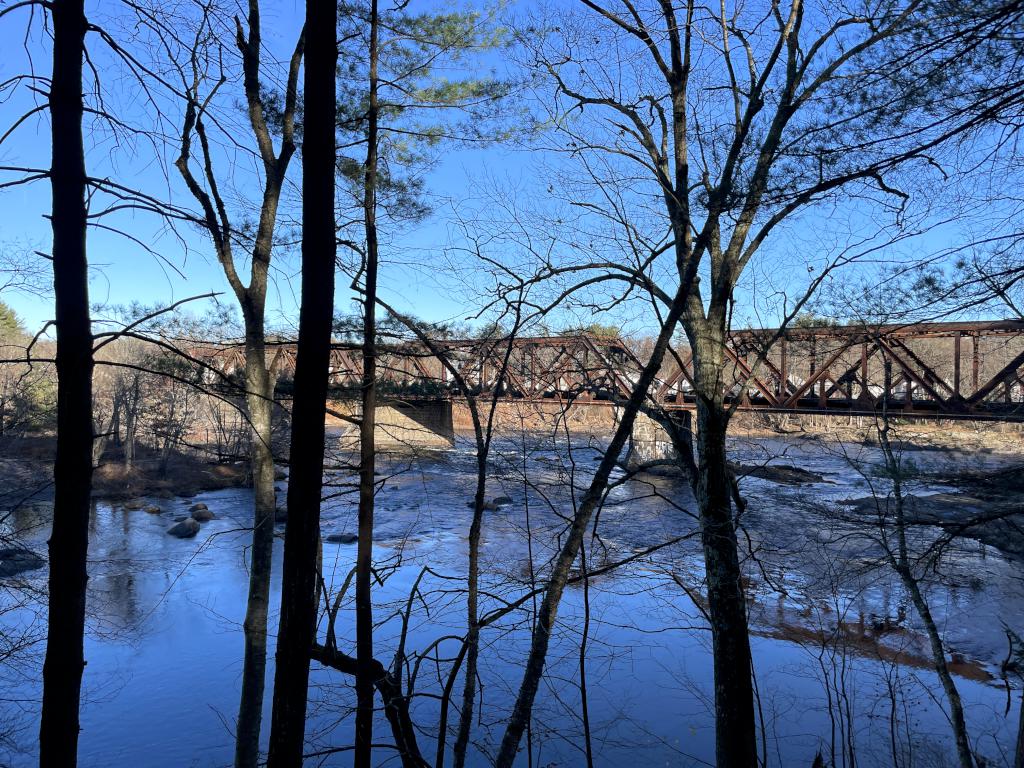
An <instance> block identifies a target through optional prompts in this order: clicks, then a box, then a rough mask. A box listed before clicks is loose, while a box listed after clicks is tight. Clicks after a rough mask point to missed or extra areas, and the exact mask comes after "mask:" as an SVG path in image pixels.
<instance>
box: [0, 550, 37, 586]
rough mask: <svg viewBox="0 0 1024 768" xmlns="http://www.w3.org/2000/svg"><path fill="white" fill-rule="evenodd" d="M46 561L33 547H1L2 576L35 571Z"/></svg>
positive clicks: (0, 564) (0, 567)
mask: <svg viewBox="0 0 1024 768" xmlns="http://www.w3.org/2000/svg"><path fill="white" fill-rule="evenodd" d="M45 563H46V561H45V560H43V558H41V557H40V556H39V555H37V554H36V553H35V552H33V551H32V550H31V549H24V548H22V547H4V548H2V549H0V578H5V577H8V576H17V575H18V574H19V573H24V572H25V571H34V570H36V569H37V568H42V567H43V565H45Z"/></svg>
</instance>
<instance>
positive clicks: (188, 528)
mask: <svg viewBox="0 0 1024 768" xmlns="http://www.w3.org/2000/svg"><path fill="white" fill-rule="evenodd" d="M167 532H168V533H169V534H171V536H177V537H178V538H179V539H191V538H192V537H193V536H195V535H196V534H197V533H199V523H197V522H196V521H195V519H194V518H191V517H187V518H185V519H184V520H182V521H181V522H180V523H175V524H174V525H172V526H171V527H170V528H168V529H167Z"/></svg>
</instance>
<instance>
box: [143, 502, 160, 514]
mask: <svg viewBox="0 0 1024 768" xmlns="http://www.w3.org/2000/svg"><path fill="white" fill-rule="evenodd" d="M146 512H147V513H148V514H150V515H159V514H160V507H158V506H157V505H156V504H150V505H149V506H148V507H146Z"/></svg>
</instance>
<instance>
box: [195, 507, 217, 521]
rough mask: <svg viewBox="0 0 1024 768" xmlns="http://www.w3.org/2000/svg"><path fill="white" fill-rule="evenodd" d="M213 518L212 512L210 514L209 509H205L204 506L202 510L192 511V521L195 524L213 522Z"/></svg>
mask: <svg viewBox="0 0 1024 768" xmlns="http://www.w3.org/2000/svg"><path fill="white" fill-rule="evenodd" d="M213 518H214V514H213V512H211V511H210V510H209V509H207V507H206V505H205V504H204V505H203V508H202V509H194V510H192V519H193V520H195V521H196V522H199V523H205V522H208V521H210V520H213Z"/></svg>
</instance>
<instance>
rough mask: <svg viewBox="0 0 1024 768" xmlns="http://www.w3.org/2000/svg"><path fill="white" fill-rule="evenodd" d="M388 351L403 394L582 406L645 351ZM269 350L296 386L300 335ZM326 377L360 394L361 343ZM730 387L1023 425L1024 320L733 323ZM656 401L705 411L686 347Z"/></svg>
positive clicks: (753, 398)
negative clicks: (782, 326) (781, 327)
mask: <svg viewBox="0 0 1024 768" xmlns="http://www.w3.org/2000/svg"><path fill="white" fill-rule="evenodd" d="M196 355H197V356H199V357H201V358H203V359H205V362H206V363H207V365H209V366H210V367H211V368H215V369H217V370H218V371H219V372H220V373H221V374H224V375H228V376H230V375H237V374H238V372H239V371H240V370H241V369H242V368H244V352H243V350H242V349H241V348H240V347H237V346H230V345H227V346H224V345H222V346H216V347H206V348H203V349H202V350H196ZM378 355H379V357H378V363H377V364H378V370H379V374H380V378H379V381H380V386H381V389H382V390H383V392H384V394H385V395H386V396H388V397H390V398H392V399H394V400H403V399H404V400H409V401H426V400H435V401H436V400H455V399H458V398H460V397H465V396H466V395H467V394H472V395H484V396H488V395H490V396H493V395H497V396H498V397H500V398H506V399H512V400H520V401H537V402H540V401H545V402H551V401H561V402H564V403H567V404H572V405H573V406H584V405H614V404H617V403H621V402H623V401H624V400H625V398H626V397H628V395H629V393H630V391H631V389H632V387H633V384H634V383H635V382H636V381H637V378H638V376H639V373H640V370H641V368H642V367H643V355H644V350H643V348H642V345H637V344H631V343H630V342H628V341H624V340H622V339H619V338H614V337H602V336H593V335H587V334H578V335H566V336H545V337H526V338H516V339H513V340H511V341H510V340H508V339H501V338H499V339H459V340H438V341H432V342H431V344H430V345H429V346H428V345H426V344H424V343H420V342H409V343H402V344H380V345H378ZM267 359H268V361H270V363H271V368H272V370H273V372H275V373H276V375H277V376H278V380H279V383H280V384H281V385H282V387H283V388H286V387H287V382H288V380H289V379H290V376H291V373H292V372H293V371H294V368H295V347H294V345H292V344H271V345H268V348H267ZM503 371H504V373H502V372H503ZM329 375H330V383H331V387H332V389H333V391H334V395H335V396H339V395H340V396H345V395H346V394H348V395H354V394H355V393H356V392H358V389H359V386H360V382H361V375H362V348H361V347H360V346H359V345H357V344H341V343H340V344H335V345H334V348H333V351H332V356H331V368H330V374H329ZM722 388H723V393H724V396H725V399H726V402H727V403H729V404H733V405H735V406H736V407H737V408H738V409H741V410H762V411H769V412H779V413H806V414H844V415H845V414H850V415H873V414H876V413H878V412H879V411H880V409H881V408H882V407H883V405H884V406H885V408H887V409H888V411H889V412H890V413H892V414H893V415H900V416H913V417H924V418H927V417H931V418H951V419H976V420H986V419H987V420H1005V421H1024V321H1017V320H1006V321H996V322H943V323H917V324H908V325H883V326H874V327H871V326H820V327H810V328H790V329H787V330H786V331H784V332H779V331H776V330H770V329H769V330H739V331H733V332H732V333H731V334H730V336H729V343H728V346H727V349H726V365H725V375H724V378H723V383H722ZM649 397H650V400H649V401H648V402H649V404H656V405H657V406H658V407H661V408H666V409H681V408H691V409H692V408H694V407H695V402H696V397H695V394H694V383H693V358H692V354H691V352H690V350H689V348H688V347H687V346H686V345H685V344H680V345H678V346H677V347H675V348H674V349H673V350H672V353H671V354H670V355H669V357H668V358H667V360H666V362H665V364H664V365H663V366H662V369H661V371H659V374H658V377H657V380H656V382H655V384H654V386H653V387H652V391H651V392H650V395H649Z"/></svg>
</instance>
